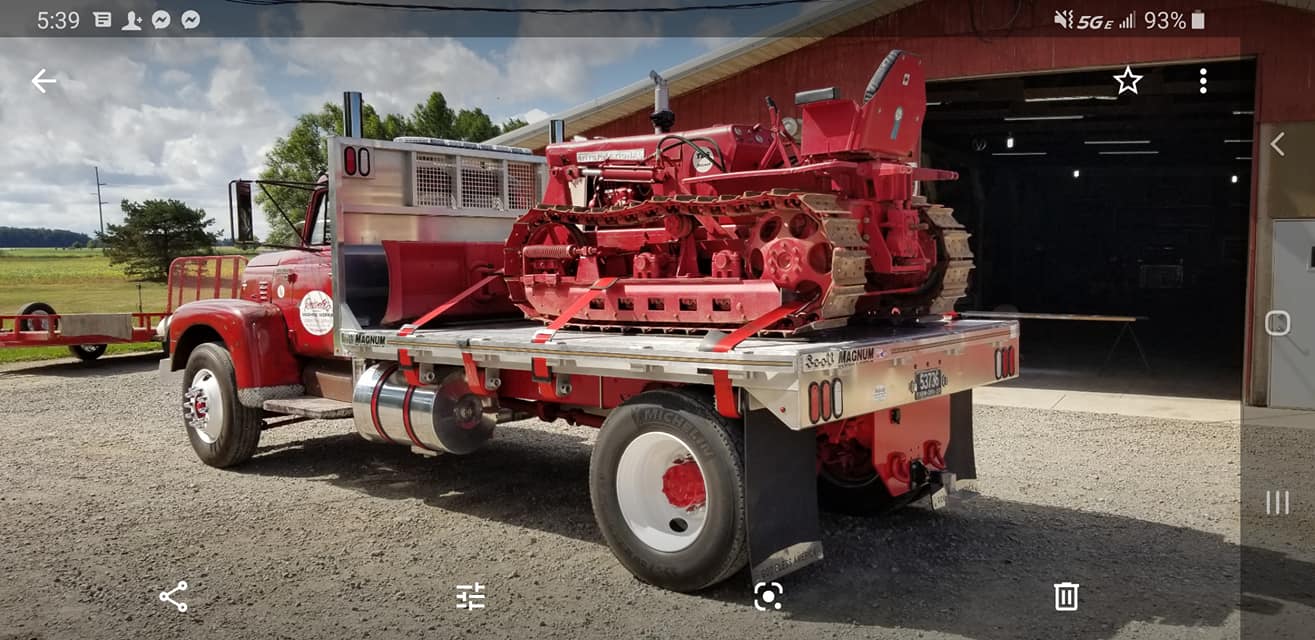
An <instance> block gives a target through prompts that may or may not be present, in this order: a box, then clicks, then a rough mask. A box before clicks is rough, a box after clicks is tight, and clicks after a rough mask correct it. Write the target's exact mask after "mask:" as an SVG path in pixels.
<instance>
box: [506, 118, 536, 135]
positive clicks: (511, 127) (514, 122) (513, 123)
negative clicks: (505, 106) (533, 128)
mask: <svg viewBox="0 0 1315 640" xmlns="http://www.w3.org/2000/svg"><path fill="white" fill-rule="evenodd" d="M527 124H529V123H528V122H526V121H524V120H521V119H520V118H508V119H507V121H506V122H504V123H502V126H501V127H499V128H500V129H501V131H500V132H499V133H500V134H501V133H506V132H508V131H515V130H517V129H519V128H521V127H523V126H525V125H527Z"/></svg>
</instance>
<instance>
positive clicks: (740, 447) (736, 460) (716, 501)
mask: <svg viewBox="0 0 1315 640" xmlns="http://www.w3.org/2000/svg"><path fill="white" fill-rule="evenodd" d="M589 489H590V494H591V498H592V501H593V508H594V517H595V518H596V519H597V521H598V526H599V528H600V529H601V530H602V532H603V537H604V538H606V540H607V544H608V546H609V547H611V549H612V553H613V554H615V555H616V557H617V559H618V560H620V562H621V564H622V565H624V566H625V567H626V568H627V569H629V570H630V572H631V573H632V574H634V575H635V576H636V577H638V578H639V579H641V580H643V581H645V582H648V583H650V584H654V585H657V586H659V587H663V588H665V589H671V590H673V591H684V592H688V591H696V590H699V589H703V588H706V587H709V586H712V585H714V584H717V583H718V582H721V581H723V580H725V579H726V578H728V577H730V576H731V575H732V574H734V573H735V572H737V571H739V570H740V569H741V568H743V567H744V566H745V565H746V564H747V563H748V542H747V532H748V525H747V521H746V517H745V498H744V437H743V433H742V431H741V425H740V424H739V423H738V422H734V421H731V420H728V419H726V418H724V417H722V416H720V415H719V414H718V413H717V412H716V411H715V410H714V409H713V406H712V403H711V399H710V398H707V397H705V396H704V395H702V394H698V393H692V392H687V391H683V390H674V389H660V390H655V391H647V392H644V393H641V394H639V395H637V396H635V397H634V398H632V399H630V400H629V401H627V402H626V403H624V404H622V405H621V406H619V407H617V408H616V409H614V410H613V411H612V412H611V414H610V415H609V416H608V417H607V421H606V422H605V423H604V424H603V428H602V430H601V431H600V432H599V434H598V440H597V442H596V443H595V445H594V450H593V455H592V457H591V459H590V462H589Z"/></svg>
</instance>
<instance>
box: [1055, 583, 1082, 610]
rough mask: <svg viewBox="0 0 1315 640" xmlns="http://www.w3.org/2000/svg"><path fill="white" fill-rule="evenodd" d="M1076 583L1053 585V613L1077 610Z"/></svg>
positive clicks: (1077, 585)
mask: <svg viewBox="0 0 1315 640" xmlns="http://www.w3.org/2000/svg"><path fill="white" fill-rule="evenodd" d="M1079 586H1081V585H1079V584H1078V583H1076V582H1059V583H1056V584H1055V611H1077V610H1078V587H1079Z"/></svg>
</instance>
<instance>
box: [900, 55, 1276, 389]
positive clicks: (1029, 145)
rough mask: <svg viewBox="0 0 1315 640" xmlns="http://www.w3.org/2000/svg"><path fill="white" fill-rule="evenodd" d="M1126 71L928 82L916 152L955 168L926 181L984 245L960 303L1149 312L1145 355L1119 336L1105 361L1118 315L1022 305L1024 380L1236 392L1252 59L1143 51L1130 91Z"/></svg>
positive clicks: (977, 246) (1140, 324) (1143, 332)
mask: <svg viewBox="0 0 1315 640" xmlns="http://www.w3.org/2000/svg"><path fill="white" fill-rule="evenodd" d="M1202 70H1204V73H1202ZM1121 73H1122V69H1099V70H1090V71H1078V72H1065V73H1055V74H1044V75H1031V76H1016V77H1002V78H989V79H975V80H956V81H943V82H934V83H930V84H929V85H928V89H927V93H928V97H927V99H928V103H929V104H928V115H927V124H926V127H925V128H924V142H923V160H924V162H926V164H927V165H928V166H932V167H935V168H940V169H950V170H954V171H958V172H959V173H960V178H959V180H958V181H957V182H942V183H934V184H932V185H931V186H930V187H929V195H931V196H932V197H933V199H934V200H936V201H939V202H941V203H943V204H945V205H947V206H950V207H953V208H954V209H955V214H956V216H957V217H958V218H959V220H960V221H962V222H963V223H964V224H966V225H967V226H968V228H969V229H970V230H971V231H972V232H973V238H972V248H973V251H974V252H975V254H976V256H977V260H976V264H977V270H976V272H975V274H974V275H973V280H972V281H973V285H972V287H971V288H970V289H969V297H968V298H966V299H965V300H964V301H963V302H962V303H961V304H960V309H973V310H984V311H990V310H1006V311H1020V312H1032V313H1063V314H1096V315H1126V316H1140V317H1142V318H1143V319H1141V320H1139V321H1137V322H1136V323H1134V324H1133V325H1132V328H1133V330H1134V331H1135V334H1136V337H1137V338H1138V342H1140V344H1141V346H1142V347H1144V349H1145V352H1146V354H1147V359H1148V360H1149V364H1150V367H1149V369H1148V368H1147V367H1145V366H1143V364H1142V362H1141V360H1140V359H1139V357H1138V354H1137V350H1136V346H1137V345H1136V344H1134V343H1133V342H1132V340H1131V339H1130V338H1129V337H1127V336H1125V337H1124V338H1123V340H1122V341H1121V342H1120V343H1119V344H1118V348H1117V349H1115V350H1114V351H1113V354H1112V359H1111V363H1110V366H1108V367H1107V366H1105V365H1104V362H1105V359H1106V357H1107V356H1109V355H1110V349H1111V347H1112V346H1113V344H1114V341H1115V339H1116V338H1117V337H1118V335H1119V332H1120V330H1121V329H1122V325H1120V324H1118V323H1107V322H1090V321H1055V320H1044V321H1043V320H1024V321H1023V335H1024V336H1025V340H1024V341H1023V347H1022V349H1023V357H1024V365H1023V368H1024V377H1025V378H1028V377H1029V376H1028V375H1027V373H1028V370H1031V371H1032V372H1033V375H1032V376H1030V378H1031V379H1030V380H1029V384H1035V383H1037V382H1038V381H1039V378H1042V377H1044V374H1045V373H1046V372H1053V373H1054V374H1056V375H1058V373H1059V372H1060V371H1061V370H1066V371H1068V373H1067V374H1065V375H1067V376H1084V380H1085V381H1086V385H1087V386H1089V387H1093V388H1096V389H1098V390H1120V389H1127V388H1128V385H1129V384H1133V383H1135V384H1134V386H1135V387H1137V388H1138V389H1142V390H1144V389H1147V388H1151V387H1153V388H1154V389H1156V390H1160V392H1163V393H1169V394H1173V395H1198V396H1202V395H1203V396H1212V397H1225V398H1236V397H1239V394H1240V387H1241V362H1242V340H1243V336H1244V328H1243V320H1244V317H1245V300H1246V297H1245V294H1246V264H1247V253H1248V233H1249V223H1248V219H1249V204H1250V200H1251V198H1250V193H1251V167H1252V162H1251V155H1252V140H1251V138H1252V133H1251V131H1252V120H1253V118H1254V115H1253V114H1252V109H1253V104H1254V91H1255V64H1254V62H1252V61H1249V60H1243V61H1236V60H1235V61H1226V62H1206V63H1199V62H1198V63H1190V64H1181V65H1168V66H1155V67H1151V66H1146V67H1137V68H1135V69H1134V73H1136V74H1138V75H1142V76H1144V77H1143V78H1142V79H1141V80H1140V81H1139V82H1138V83H1137V88H1138V92H1137V94H1135V95H1134V94H1132V93H1130V92H1128V93H1123V94H1122V95H1116V93H1117V89H1118V86H1119V84H1118V82H1117V81H1116V80H1115V79H1114V78H1113V77H1112V76H1114V75H1119V74H1121ZM1203 78H1204V79H1205V80H1206V82H1205V83H1204V84H1203V83H1202V82H1201V80H1202V79H1203ZM1202 87H1204V88H1205V92H1202V91H1201V89H1202ZM1202 345H1207V346H1206V347H1202ZM1210 345H1213V346H1210ZM1041 382H1042V383H1044V382H1045V381H1044V380H1041ZM1068 382H1071V380H1070V381H1068ZM1056 383H1057V384H1059V383H1061V382H1060V381H1058V380H1057V381H1056Z"/></svg>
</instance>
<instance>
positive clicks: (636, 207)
mask: <svg viewBox="0 0 1315 640" xmlns="http://www.w3.org/2000/svg"><path fill="white" fill-rule="evenodd" d="M912 204H913V206H914V207H915V208H917V209H918V210H919V211H920V212H921V213H922V214H923V216H922V217H923V219H924V221H925V223H926V224H927V225H928V227H929V230H930V232H931V233H932V234H933V235H934V236H935V237H936V238H937V243H938V246H939V250H940V251H941V252H942V253H943V257H944V258H946V259H947V260H944V259H943V260H942V264H938V266H937V267H936V268H937V269H939V270H941V271H942V273H943V277H942V278H941V280H940V282H939V283H936V284H934V285H933V286H934V287H936V289H935V291H936V295H935V297H934V298H932V299H931V300H930V301H929V302H927V303H924V304H925V305H926V307H925V313H932V314H939V313H947V312H949V311H953V309H954V304H955V302H956V301H958V300H959V298H962V297H963V296H964V295H965V294H966V292H967V287H968V274H969V272H970V271H971V270H972V268H973V263H972V257H973V254H972V251H971V250H970V249H969V247H968V237H969V234H968V232H967V231H966V230H965V229H964V227H963V225H962V224H959V222H958V221H957V220H955V218H954V215H953V210H952V209H949V208H946V207H941V206H939V205H932V204H929V203H927V201H926V199H925V198H923V197H921V196H916V197H915V198H914V200H913V202H912ZM799 212H802V213H805V214H807V215H810V216H812V217H813V218H814V219H815V220H816V221H817V222H818V223H820V225H821V230H822V234H823V235H824V236H825V237H826V240H827V241H828V242H829V243H831V245H832V247H833V249H832V255H831V280H832V282H831V286H830V287H829V288H828V289H827V291H826V294H825V295H824V296H823V298H822V299H821V300H820V302H819V303H818V304H810V305H807V306H805V307H804V309H803V310H801V311H800V312H799V313H798V314H796V315H795V316H792V317H791V318H790V320H792V321H793V326H792V327H790V328H788V329H786V330H782V329H780V328H777V329H769V330H766V331H763V332H761V333H763V334H790V333H795V332H799V331H802V330H807V329H824V328H830V327H835V326H839V325H843V324H844V323H846V322H847V321H848V319H849V318H850V317H851V316H853V315H854V314H855V310H856V308H857V305H858V302H859V300H860V299H861V298H862V297H863V295H864V294H865V293H866V286H867V262H868V253H867V242H868V241H867V240H865V239H864V237H863V232H862V228H861V227H860V224H861V222H860V220H858V219H857V218H855V217H853V216H852V214H851V213H850V211H849V209H848V207H847V206H846V205H845V204H844V203H842V202H841V201H840V199H839V198H837V197H836V196H834V195H830V194H823V193H812V192H799V191H793V190H789V189H773V190H771V191H748V192H745V193H742V194H739V195H721V196H692V195H678V196H653V197H652V198H650V199H648V200H644V201H641V202H634V203H629V204H623V205H614V206H611V207H575V206H565V205H551V206H544V205H540V206H539V207H536V208H534V209H531V210H530V211H529V212H527V214H526V216H525V217H523V218H522V220H523V221H524V222H525V223H527V225H528V226H529V227H530V228H531V229H533V228H535V227H539V226H541V225H546V224H553V223H557V224H574V225H582V226H585V227H594V228H603V229H606V228H626V227H636V226H642V225H648V224H657V223H661V222H663V221H664V220H665V218H666V217H668V216H673V215H684V216H689V217H691V218H693V219H694V220H696V221H698V222H699V223H700V224H702V225H703V227H704V228H705V229H707V230H708V231H709V233H718V232H721V231H720V230H721V229H723V227H722V226H721V225H720V224H718V223H717V222H716V219H717V218H730V219H731V220H732V221H734V222H737V223H748V222H752V221H754V220H756V219H757V218H759V217H761V216H764V215H769V214H775V215H779V216H782V217H783V218H787V217H788V216H790V215H792V214H793V213H799ZM527 235H528V234H527ZM566 326H568V327H572V328H577V329H591V330H602V331H636V330H637V331H641V332H656V333H701V332H705V331H708V330H711V329H718V328H724V327H715V326H705V327H700V326H687V327H671V326H637V325H631V324H626V325H619V324H617V325H614V324H606V323H591V322H587V321H577V320H573V321H571V322H568V323H567V324H566Z"/></svg>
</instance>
